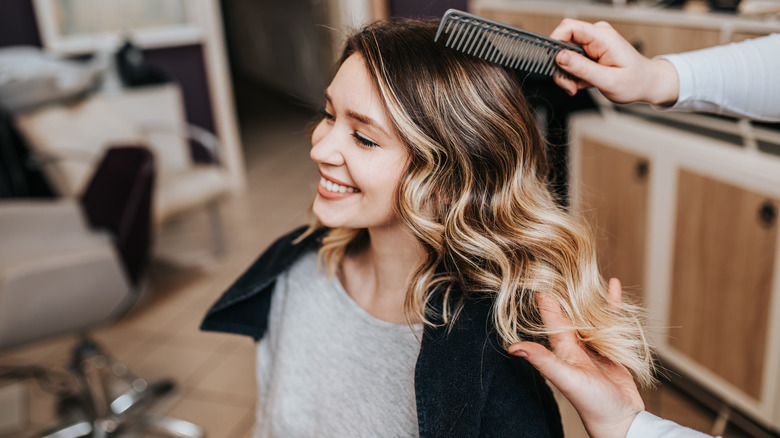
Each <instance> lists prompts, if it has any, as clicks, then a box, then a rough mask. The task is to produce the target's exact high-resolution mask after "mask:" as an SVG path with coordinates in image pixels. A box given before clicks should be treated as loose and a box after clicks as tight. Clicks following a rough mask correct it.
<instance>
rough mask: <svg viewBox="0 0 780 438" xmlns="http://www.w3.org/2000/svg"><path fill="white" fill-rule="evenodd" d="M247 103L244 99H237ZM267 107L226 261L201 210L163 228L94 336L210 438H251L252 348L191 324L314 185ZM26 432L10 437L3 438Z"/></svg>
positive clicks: (295, 218) (36, 414) (689, 417)
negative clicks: (125, 302)
mask: <svg viewBox="0 0 780 438" xmlns="http://www.w3.org/2000/svg"><path fill="white" fill-rule="evenodd" d="M257 98H258V99H263V98H264V96H262V95H258V96H257ZM269 99H270V98H269ZM252 100H253V97H252V96H244V97H243V98H242V100H241V102H248V101H252ZM270 101H271V102H272V104H271V105H266V106H264V107H263V108H259V109H257V108H255V109H251V110H246V109H244V110H242V112H241V115H242V135H243V139H244V143H245V154H246V163H247V171H248V176H247V178H248V185H249V188H248V190H247V191H246V193H244V194H243V195H241V196H238V197H234V198H231V199H228V200H226V201H225V203H224V204H223V209H222V212H223V219H224V222H225V228H226V231H227V240H228V246H229V251H228V252H227V254H226V255H224V256H223V257H222V258H215V256H214V255H212V253H211V252H210V250H209V248H210V236H209V234H208V231H207V230H208V229H209V228H208V222H207V218H206V215H205V212H204V214H203V215H195V216H190V217H186V218H182V219H181V220H180V221H177V222H174V223H172V224H170V225H168V226H166V228H165V229H163V230H161V231H160V232H159V233H158V235H157V249H156V254H157V255H156V257H155V261H154V263H153V265H152V268H151V276H150V281H149V288H148V291H147V298H146V299H145V300H143V301H141V302H140V303H139V304H138V305H137V306H136V308H134V309H133V311H132V312H131V313H130V314H128V315H127V316H126V317H124V318H123V319H121V320H120V321H119V322H117V323H115V324H114V325H112V326H109V327H105V328H101V329H100V330H97V331H96V332H95V333H94V336H95V337H96V338H97V339H98V340H99V341H100V342H101V343H102V344H103V345H105V346H106V347H107V348H108V349H109V350H110V351H111V353H112V354H113V355H114V356H115V357H116V358H118V359H120V360H122V361H124V362H125V363H126V364H127V365H129V366H130V368H131V369H132V370H133V371H134V372H135V373H136V374H138V375H141V376H143V377H144V378H146V379H148V380H151V381H153V380H155V379H158V378H165V377H172V378H175V380H176V381H177V383H178V389H177V391H176V392H175V393H174V394H173V395H172V396H171V397H169V398H168V399H166V400H165V401H164V402H162V403H161V405H159V406H158V408H157V409H158V410H159V411H161V412H165V413H167V414H168V415H171V416H174V417H178V418H181V419H186V420H190V421H193V422H195V423H197V424H199V425H201V426H203V427H204V428H205V429H206V431H207V433H208V436H209V438H228V437H231V438H232V437H235V438H245V437H249V436H250V435H251V429H252V424H253V414H254V412H253V410H254V399H255V380H254V374H253V370H252V367H253V362H254V359H253V354H254V344H253V342H252V341H251V340H250V339H248V338H241V337H238V336H232V335H223V334H214V333H203V332H200V331H199V330H198V324H199V322H200V320H201V318H202V316H203V314H204V312H205V311H206V309H207V308H208V307H209V305H210V304H211V303H212V302H213V301H214V300H215V299H216V298H217V297H218V296H219V294H220V292H221V291H222V290H223V289H224V288H225V287H226V286H228V285H229V284H230V283H231V281H232V280H233V279H235V278H236V277H237V276H238V275H239V274H240V273H241V272H242V271H243V270H244V269H245V268H246V267H247V265H248V264H249V263H251V262H252V261H253V260H254V258H255V257H256V256H257V254H258V253H259V251H261V250H262V249H263V248H264V247H266V246H267V245H268V244H269V243H270V242H271V241H272V239H273V238H274V237H276V236H278V235H280V234H281V233H282V232H284V231H287V230H289V229H291V228H292V227H294V226H296V225H299V224H302V223H304V222H305V221H306V210H307V208H308V205H309V202H310V200H311V199H312V196H313V194H314V184H315V183H316V181H317V179H318V175H317V173H316V168H315V166H314V165H313V164H311V162H310V160H309V159H308V149H309V145H308V141H307V139H306V134H305V133H306V124H307V121H308V120H309V119H310V117H311V114H310V113H309V112H306V111H303V110H300V109H295V108H294V107H292V106H289V105H286V104H284V103H281V102H276V101H274V100H270ZM273 102H276V103H273ZM243 107H244V106H242V108H243ZM72 344H73V339H72V338H65V339H54V340H51V341H47V342H41V343H38V344H35V345H33V346H31V347H26V348H22V349H17V350H14V351H10V352H4V353H3V354H2V355H0V366H9V365H17V364H18V365H23V364H38V365H43V366H46V367H55V368H56V367H62V365H63V364H64V363H65V361H66V358H67V356H68V350H69V347H70V346H71V345H72ZM28 383H29V384H27V385H26V388H27V390H28V391H29V402H30V428H31V429H32V428H35V427H40V426H43V425H45V424H46V423H47V422H48V421H49V420H50V418H51V416H52V411H53V400H54V397H52V396H51V395H50V394H48V393H46V392H44V391H43V390H42V389H41V388H40V387H39V386H38V385H36V384H33V383H32V382H28ZM645 398H646V401H647V406H648V409H649V410H651V411H653V412H656V413H659V414H661V415H665V416H667V417H670V418H672V419H675V420H677V421H679V422H682V423H684V424H687V425H689V426H692V427H695V428H698V429H700V430H703V431H708V430H709V428H710V425H711V422H712V414H711V413H708V412H707V411H705V410H703V409H702V408H700V407H698V405H696V404H694V403H690V402H689V401H688V400H686V398H685V397H684V396H682V395H681V394H679V393H678V392H676V391H674V390H673V389H671V388H663V387H662V388H660V389H659V390H655V391H650V392H647V393H646V395H645ZM564 412H569V413H568V414H565V417H566V423H567V431H568V432H569V433H568V435H569V436H582V435H581V433H582V432H578V431H577V430H578V429H577V426H576V423H577V419H576V416H574V415H572V414H571V412H573V411H570V410H568V411H567V410H566V409H564ZM23 435H25V434H23V433H21V432H18V431H16V432H13V433H7V434H5V435H3V436H2V438H7V437H10V436H15V437H16V436H23ZM729 436H736V435H729Z"/></svg>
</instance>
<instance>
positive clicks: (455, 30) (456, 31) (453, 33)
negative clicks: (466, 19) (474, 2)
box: [444, 23, 462, 47]
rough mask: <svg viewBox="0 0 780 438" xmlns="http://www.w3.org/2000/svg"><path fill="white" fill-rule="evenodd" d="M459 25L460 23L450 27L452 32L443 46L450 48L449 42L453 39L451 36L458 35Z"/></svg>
mask: <svg viewBox="0 0 780 438" xmlns="http://www.w3.org/2000/svg"><path fill="white" fill-rule="evenodd" d="M461 24H462V23H457V24H455V26H453V27H452V31H451V32H450V36H449V37H448V38H447V42H446V43H444V45H445V46H447V47H452V46H451V45H450V41H452V37H453V36H455V35H457V33H458V29H460V25H461Z"/></svg>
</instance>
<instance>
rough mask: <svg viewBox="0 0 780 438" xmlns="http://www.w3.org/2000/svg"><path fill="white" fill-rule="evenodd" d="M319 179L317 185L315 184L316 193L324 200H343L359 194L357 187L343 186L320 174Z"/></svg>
mask: <svg viewBox="0 0 780 438" xmlns="http://www.w3.org/2000/svg"><path fill="white" fill-rule="evenodd" d="M320 175H321V178H320V182H319V184H317V193H319V194H320V196H322V197H323V198H326V199H343V198H346V197H348V196H351V195H354V194H355V193H360V189H358V188H357V187H353V186H350V185H348V184H344V183H342V182H341V181H338V180H333V179H332V178H330V177H326V176H325V174H323V173H322V172H320Z"/></svg>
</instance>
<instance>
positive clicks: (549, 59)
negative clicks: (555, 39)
mask: <svg viewBox="0 0 780 438" xmlns="http://www.w3.org/2000/svg"><path fill="white" fill-rule="evenodd" d="M554 59H555V51H554V50H551V49H548V50H547V54H546V55H545V59H544V63H543V64H542V70H541V73H542V74H543V75H549V74H550V70H552V68H553V65H554V64H555V62H553V60H554Z"/></svg>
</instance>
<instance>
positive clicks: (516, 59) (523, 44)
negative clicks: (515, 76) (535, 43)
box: [509, 39, 531, 68]
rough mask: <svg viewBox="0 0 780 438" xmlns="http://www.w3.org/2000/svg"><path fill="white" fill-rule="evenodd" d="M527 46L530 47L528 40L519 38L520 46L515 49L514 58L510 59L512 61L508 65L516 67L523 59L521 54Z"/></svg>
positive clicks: (523, 53)
mask: <svg viewBox="0 0 780 438" xmlns="http://www.w3.org/2000/svg"><path fill="white" fill-rule="evenodd" d="M529 47H531V43H530V42H529V41H528V40H525V39H524V40H521V42H520V47H518V48H517V51H516V52H515V56H514V60H512V63H511V64H509V67H511V68H517V66H518V65H519V64H520V62H521V61H522V60H523V55H525V53H526V52H527V51H528V48H529Z"/></svg>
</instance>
